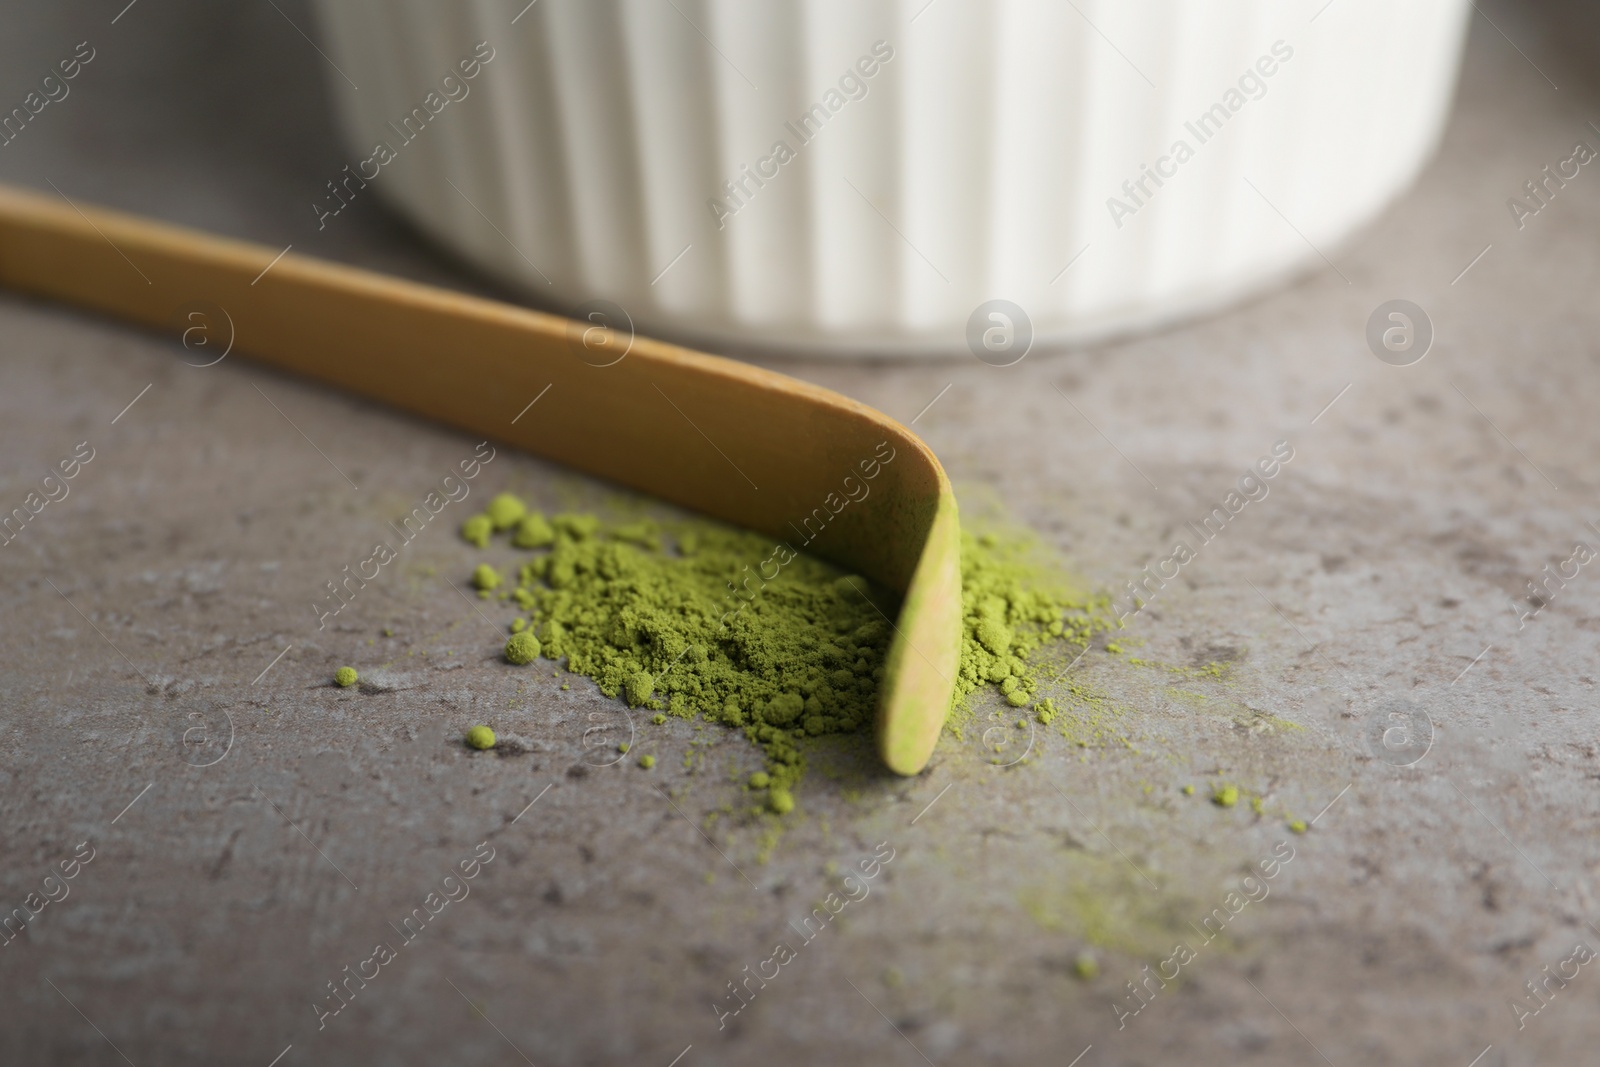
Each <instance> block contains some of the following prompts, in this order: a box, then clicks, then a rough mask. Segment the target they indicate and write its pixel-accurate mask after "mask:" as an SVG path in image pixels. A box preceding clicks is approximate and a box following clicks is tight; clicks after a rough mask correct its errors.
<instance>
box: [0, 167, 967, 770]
mask: <svg viewBox="0 0 1600 1067" xmlns="http://www.w3.org/2000/svg"><path fill="white" fill-rule="evenodd" d="M0 285H4V286H6V287H8V288H11V289H16V290H20V291H23V292H27V293H33V294H36V295H39V296H43V297H48V298H50V299H54V300H60V301H65V302H67V303H70V304H76V305H79V306H81V307H86V308H92V309H94V310H96V311H100V312H104V313H107V314H110V315H113V316H116V317H118V318H122V319H127V320H130V321H132V322H136V323H140V324H143V325H146V326H150V327H154V328H156V329H172V330H174V332H175V333H176V331H177V330H178V329H180V327H178V326H177V325H176V322H177V315H178V313H179V311H180V310H181V309H182V308H183V307H185V306H186V305H193V304H194V303H196V302H202V301H203V302H209V303H211V304H214V305H216V306H217V307H220V308H221V309H223V310H224V311H225V312H226V315H227V317H228V319H230V320H231V322H232V326H233V330H234V343H235V345H236V350H237V351H238V352H239V353H240V354H244V355H248V356H250V357H252V358H254V359H256V360H258V361H260V362H263V363H267V364H270V365H272V366H275V367H280V368H283V369H285V370H289V371H293V372H294V373H297V374H301V375H304V376H306V377H309V378H314V379H317V380H319V381H323V382H327V383H329V384H331V385H335V386H338V387H340V388H342V389H346V390H349V391H350V392H353V393H358V394H361V395H363V396H368V397H372V398H374V399H377V400H381V401H384V402H386V403H388V404H392V405H394V406H395V407H398V408H403V409H405V410H407V411H412V412H416V413H417V414H420V415H424V416H426V417H428V418H430V419H435V420H438V421H440V422H444V423H448V424H450V425H452V426H457V427H460V428H462V429H466V430H469V431H471V432H472V433H475V434H481V435H485V436H487V437H490V438H492V439H495V440H498V441H501V442H504V443H506V444H509V445H513V446H516V447H520V448H524V449H527V450H528V451H530V452H534V453H537V454H538V455H541V456H547V457H549V458H551V459H555V460H559V461H560V462H562V463H566V464H568V465H570V466H572V467H576V468H577V469H579V470H582V471H586V472H588V473H589V474H593V475H596V476H598V477H601V478H605V479H609V480H611V481H614V482H618V483H621V484H623V485H626V486H631V487H633V488H635V489H639V490H642V491H644V492H647V493H651V494H654V495H656V496H658V497H662V498H664V499H667V500H670V501H672V502H674V503H677V504H680V505H682V506H684V507H687V508H691V509H693V510H696V511H700V512H704V513H706V514H708V515H712V516H715V517H717V518H719V519H723V520H725V521H727V522H730V523H734V524H737V525H740V526H745V527H748V528H751V529H754V530H758V531H760V532H763V533H766V534H769V535H771V536H772V537H774V538H777V539H779V540H782V541H786V542H788V543H789V544H790V545H791V546H792V547H793V548H796V549H800V548H805V549H807V550H809V551H812V552H814V553H816V554H818V555H821V556H824V557H827V558H829V559H832V560H834V561H835V562H837V563H840V564H842V565H844V566H847V567H850V568H852V569H855V570H857V571H859V572H860V573H862V574H864V575H867V576H868V577H870V578H872V579H874V580H876V581H878V582H880V583H881V584H883V585H886V586H889V587H890V588H893V589H896V590H901V591H903V592H904V593H905V601H904V605H903V608H902V611H901V615H900V619H899V621H898V624H897V626H896V628H895V637H894V639H893V642H892V644H891V646H890V651H889V656H888V659H887V660H886V662H885V671H884V679H883V681H882V683H881V688H880V706H879V711H878V731H877V733H878V747H879V752H880V753H881V755H882V756H883V760H884V762H885V763H886V764H887V765H888V766H889V767H890V768H891V769H892V770H894V771H897V772H898V773H900V774H915V773H916V772H918V771H919V770H921V769H922V767H923V766H924V765H925V764H926V763H927V760H928V757H929V756H930V754H931V753H932V751H933V747H934V744H935V743H936V742H937V740H938V736H939V732H940V729H941V728H942V726H943V723H944V718H945V714H946V712H947V711H948V709H949V705H950V699H951V694H952V691H953V686H954V680H955V676H956V670H957V660H958V656H959V651H960V627H961V578H960V566H959V547H960V538H959V534H958V524H957V518H956V508H955V500H954V497H953V496H952V495H951V492H950V485H949V481H948V480H947V479H946V477H945V474H944V470H943V469H942V468H941V467H940V466H939V462H938V460H937V459H935V458H934V456H933V453H932V452H930V451H929V450H928V448H927V447H926V446H925V445H924V444H923V443H922V442H921V441H920V440H918V439H917V438H916V437H915V436H914V435H913V434H912V433H911V432H910V431H909V430H907V429H906V428H905V427H903V426H901V425H900V424H899V423H897V422H895V421H894V420H892V419H890V418H888V417H886V416H884V415H882V414H880V413H879V412H877V411H874V410H872V409H871V408H868V407H866V406H865V405H862V404H858V403H856V402H855V401H853V400H850V399H848V398H846V397H843V396H840V395H839V394H837V393H833V392H830V391H829V390H826V389H822V388H819V387H817V386H813V385H808V384H806V383H804V382H800V381H796V380H795V379H793V378H789V377H786V376H784V375H781V374H776V373H774V372H771V371H766V370H762V369H760V368H757V367H752V366H748V365H746V364H742V363H736V362H733V361H731V360H726V359H720V358H717V357H714V356H707V355H703V354H701V353H698V352H693V351H690V350H688V349H685V348H680V347H678V346H675V345H669V344H665V343H662V342H660V341H654V340H650V339H648V338H645V337H635V338H632V344H631V348H629V349H628V350H627V351H626V355H625V357H624V358H622V359H620V360H619V361H617V362H615V363H612V364H611V365H609V366H596V365H594V364H596V363H602V362H606V361H607V359H601V358H596V352H600V353H605V352H609V351H612V350H620V347H621V344H622V343H623V342H624V341H625V340H626V338H623V337H621V336H620V335H617V334H612V333H607V332H605V331H601V332H600V333H599V334H595V333H594V331H593V329H592V327H591V325H590V324H587V323H575V322H574V321H573V320H570V319H565V318H562V317H560V316H556V315H549V314H545V313H542V312H538V311H532V310H528V309H526V308H521V307H515V306H512V305H508V304H502V303H497V302H495V301H491V300H484V299H480V298H477V297H472V296H464V295H461V294H459V293H453V292H449V291H446V290H442V289H438V288H434V287H431V286H426V285H420V284H417V283H414V282H408V281H403V280H400V279H397V278H392V277H388V276H386V275H382V274H378V273H374V272H371V271H365V270H360V269H356V268H353V267H347V266H343V265H340V264H336V263H330V262H326V261H323V260H318V259H314V258H311V257H308V256H300V255H295V254H292V253H289V254H284V253H279V252H277V250H275V249H271V248H265V247H262V246H260V245H255V244H250V243H247V242H243V241H236V240H231V239H226V238H221V237H215V236H211V235H209V234H205V233H202V232H199V231H195V230H189V229H185V228H182V227H178V226H171V225H167V224H164V223H160V222H154V221H151V220H148V219H143V218H139V217H137V216H132V215H126V214H122V213H119V212H113V211H109V210H105V209H101V208H94V207H90V206H87V205H78V204H74V203H70V202H66V201H65V200H64V199H57V198H54V197H49V196H44V195H40V194H36V193H31V192H25V191H22V190H19V189H14V188H6V187H3V186H0ZM585 330H588V331H589V333H588V340H589V342H590V344H589V346H588V347H586V346H585V344H584V343H583V342H584V337H585ZM607 344H609V345H611V346H613V347H612V348H611V349H608V348H606V347H605V346H606V345H607ZM607 358H609V357H607ZM544 390H548V393H547V394H544V395H543V398H542V400H541V401H540V403H539V404H538V405H537V406H536V407H534V408H532V409H531V410H528V409H527V408H526V405H527V404H528V403H529V401H531V400H533V399H534V398H535V397H536V396H539V395H541V393H542V391H544ZM524 411H526V414H525V415H523V416H521V417H519V412H524ZM890 454H892V458H891V459H889V460H887V461H884V459H883V457H884V456H885V455H890ZM869 470H873V471H875V476H874V477H871V478H870V479H869V478H868V477H867V471H869ZM847 478H849V479H850V480H849V481H848V482H847V481H846V479H847ZM863 491H865V494H866V495H865V496H862V495H860V494H861V493H862V492H863ZM852 497H856V499H851V498H852ZM808 538H809V539H810V540H809V543H808V540H807V539H808ZM757 563H759V561H758V560H752V561H751V565H752V568H754V567H755V565H756V564H757Z"/></svg>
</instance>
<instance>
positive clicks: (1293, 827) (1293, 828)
mask: <svg viewBox="0 0 1600 1067" xmlns="http://www.w3.org/2000/svg"><path fill="white" fill-rule="evenodd" d="M1309 829H1311V827H1309V826H1307V825H1306V821H1305V820H1304V819H1294V820H1293V821H1291V822H1290V823H1289V830H1290V832H1291V833H1296V834H1303V833H1305V832H1306V831H1307V830H1309Z"/></svg>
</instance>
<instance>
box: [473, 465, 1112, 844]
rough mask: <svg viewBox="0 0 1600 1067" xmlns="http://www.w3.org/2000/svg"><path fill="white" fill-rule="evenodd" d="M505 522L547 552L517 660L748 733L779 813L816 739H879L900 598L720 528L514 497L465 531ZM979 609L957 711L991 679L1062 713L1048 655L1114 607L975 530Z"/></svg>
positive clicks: (535, 559)
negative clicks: (1047, 689)
mask: <svg viewBox="0 0 1600 1067" xmlns="http://www.w3.org/2000/svg"><path fill="white" fill-rule="evenodd" d="M490 529H492V530H493V531H494V532H504V533H508V534H509V535H510V543H511V546H512V547H513V548H516V549H521V550H524V551H525V552H527V553H530V555H528V556H526V557H525V560H524V561H523V562H521V563H520V565H515V564H513V567H514V569H515V571H516V584H515V586H514V587H510V588H507V589H505V590H504V591H502V592H500V593H499V594H498V595H499V596H500V597H501V599H503V600H506V601H508V602H510V603H514V604H515V606H516V607H517V608H518V609H520V613H519V617H518V618H517V619H516V620H514V622H512V623H510V624H508V627H507V628H508V630H509V631H512V636H511V637H510V639H509V640H508V641H507V644H506V649H505V658H506V660H507V661H508V662H510V663H513V664H527V663H532V662H534V661H535V660H536V659H537V658H539V657H541V656H542V657H543V658H545V659H548V660H556V661H559V660H562V659H565V660H566V661H567V669H568V670H569V671H570V672H572V673H574V674H579V675H583V676H585V677H587V678H590V679H592V680H593V681H594V682H595V683H596V685H598V686H599V688H600V691H601V692H602V693H604V694H605V695H606V696H609V697H621V698H622V699H623V700H625V701H626V702H627V704H628V705H629V706H630V707H643V708H648V709H651V710H653V711H656V712H658V713H664V714H666V715H675V716H678V717H680V718H684V719H704V720H711V721H714V722H719V723H722V724H723V725H725V726H728V727H731V728H734V729H738V730H742V731H743V732H744V734H745V736H746V737H747V738H749V739H750V740H751V741H752V742H754V743H755V744H756V745H758V746H759V747H760V748H761V750H762V752H763V754H764V755H765V757H766V770H765V772H762V773H758V774H756V775H753V776H752V778H751V781H750V783H749V787H750V788H751V789H752V790H758V791H759V790H765V793H766V795H765V802H766V806H767V808H768V809H769V810H770V811H772V812H775V813H777V814H780V815H781V814H786V813H787V812H789V811H792V810H793V809H794V795H793V791H794V787H795V785H796V784H797V783H798V782H799V780H800V777H801V773H802V771H803V769H804V766H805V757H804V752H803V749H802V744H801V742H802V741H803V740H804V739H805V738H808V737H820V736H824V735H827V734H854V733H858V732H863V733H864V732H869V731H870V729H871V724H872V721H873V716H874V713H875V710H876V706H877V691H878V682H879V680H880V679H881V678H882V677H883V661H884V657H885V654H886V652H887V650H888V646H889V641H890V638H891V636H892V633H893V631H892V629H891V626H890V623H889V620H891V619H894V618H895V617H896V616H897V614H898V612H899V599H898V597H897V596H896V595H895V594H893V593H891V592H889V591H887V590H885V589H883V588H881V587H879V586H876V585H874V584H873V583H872V582H869V581H868V580H867V579H865V578H862V577H859V576H855V575H850V574H846V573H845V572H843V571H841V570H839V569H838V568H836V567H834V566H831V565H830V564H827V563H824V562H822V561H820V560H817V559H814V558H812V557H809V556H806V555H802V554H798V553H794V552H793V551H792V550H789V549H788V548H787V546H783V548H782V549H781V551H774V547H773V545H772V543H771V542H770V541H769V540H767V539H765V538H763V537H761V536H760V535H758V534H754V533H750V532H747V531H742V530H736V529H733V528H730V527H726V526H723V525H720V524H718V523H715V522H712V521H709V520H700V519H691V520H677V521H670V522H654V521H650V520H643V521H628V522H608V521H605V520H602V519H600V518H598V517H596V516H594V515H588V514H576V513H564V514H558V515H553V516H551V517H550V518H549V519H548V520H547V519H546V518H545V517H544V516H543V515H541V514H539V513H537V512H532V511H529V510H528V509H527V507H526V506H525V505H524V504H523V502H522V501H521V500H518V499H517V498H516V497H514V496H512V495H511V494H509V493H502V494H500V495H499V496H497V497H495V498H494V499H493V500H491V501H490V502H489V505H488V507H487V509H486V514H485V515H480V516H474V517H473V518H470V519H468V520H467V521H466V523H465V524H464V525H463V527H462V531H461V533H462V536H463V538H465V539H466V540H468V541H470V542H471V543H473V544H474V545H478V546H479V547H485V546H486V545H487V543H488V534H489V531H490ZM513 567H506V568H502V569H503V570H506V571H507V572H508V573H509V571H510V570H512V569H513ZM768 575H771V577H768ZM473 584H474V585H476V586H477V587H478V588H479V589H480V590H482V591H483V592H485V593H487V592H488V591H489V590H490V589H495V588H497V587H499V585H500V581H499V573H498V572H497V571H496V570H495V569H494V568H491V567H489V566H487V565H483V566H480V567H479V568H478V569H477V571H476V572H475V573H474V575H473ZM962 602H963V615H964V620H963V623H964V625H963V631H964V632H963V638H962V652H961V673H960V677H959V679H958V681H957V685H956V694H955V703H956V709H957V717H958V718H959V716H960V715H961V714H963V713H966V714H970V712H968V711H967V709H968V708H969V707H970V698H971V695H972V694H973V693H974V692H975V691H976V690H978V689H979V688H980V687H983V686H985V685H992V686H995V687H997V688H998V689H999V691H1000V693H1001V694H1002V696H1003V698H1004V699H1005V700H1006V701H1007V702H1008V703H1009V704H1011V705H1012V706H1014V707H1018V708H1021V707H1027V706H1030V705H1032V706H1033V708H1034V713H1035V714H1036V715H1037V717H1038V719H1039V721H1041V722H1046V723H1047V722H1049V721H1050V718H1051V716H1052V715H1053V714H1054V713H1055V708H1054V705H1053V701H1052V700H1051V699H1049V698H1044V699H1039V694H1040V691H1041V687H1042V684H1043V683H1042V682H1041V679H1040V674H1041V673H1042V672H1041V671H1040V669H1039V667H1038V664H1039V663H1040V660H1041V658H1042V657H1040V656H1039V653H1040V652H1041V650H1042V649H1043V648H1044V647H1045V646H1046V645H1047V644H1048V643H1052V642H1054V643H1057V644H1062V643H1065V644H1064V647H1065V649H1066V651H1067V652H1068V653H1069V655H1076V654H1077V651H1078V650H1079V649H1081V648H1082V647H1083V646H1084V645H1085V644H1087V642H1088V641H1089V640H1090V638H1091V637H1092V636H1093V635H1094V633H1096V632H1098V631H1099V630H1102V629H1105V628H1106V627H1107V624H1108V620H1109V615H1108V614H1107V613H1106V612H1105V610H1104V607H1105V605H1104V604H1103V602H1101V601H1092V600H1090V599H1088V598H1085V597H1083V596H1081V595H1079V594H1077V593H1075V592H1074V591H1073V590H1071V589H1070V588H1069V587H1067V586H1066V585H1064V584H1063V583H1061V582H1059V581H1051V580H1050V578H1049V575H1048V573H1047V570H1046V569H1045V568H1043V567H1042V566H1041V565H1040V564H1038V563H1037V562H1036V557H1035V555H1034V553H1033V551H1032V548H1031V546H1030V545H1029V544H1027V543H1026V541H1025V539H1022V538H1013V539H1010V540H1007V541H1004V542H1002V541H1001V540H1000V539H998V538H996V537H995V536H993V535H985V536H983V537H978V538H975V537H971V536H964V537H963V542H962ZM522 616H526V617H525V618H523V617H522ZM1074 646H1075V647H1074ZM1063 662H1066V661H1063ZM652 721H653V722H664V721H665V719H664V718H663V715H662V714H657V715H656V716H655V717H654V718H653V719H652Z"/></svg>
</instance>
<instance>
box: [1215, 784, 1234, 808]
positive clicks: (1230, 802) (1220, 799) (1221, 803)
mask: <svg viewBox="0 0 1600 1067" xmlns="http://www.w3.org/2000/svg"><path fill="white" fill-rule="evenodd" d="M1211 803H1213V804H1215V805H1216V806H1217V807H1219V808H1231V807H1233V806H1234V805H1235V804H1237V803H1239V787H1238V786H1236V785H1219V786H1217V787H1216V788H1215V789H1213V790H1212V791H1211Z"/></svg>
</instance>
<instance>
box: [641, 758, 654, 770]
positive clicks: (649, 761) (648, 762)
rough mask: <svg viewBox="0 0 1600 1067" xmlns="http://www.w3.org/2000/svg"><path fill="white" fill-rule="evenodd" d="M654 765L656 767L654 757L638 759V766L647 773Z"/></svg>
mask: <svg viewBox="0 0 1600 1067" xmlns="http://www.w3.org/2000/svg"><path fill="white" fill-rule="evenodd" d="M655 765H656V758H655V757H654V756H640V757H639V766H641V767H643V768H644V769H645V770H647V771H648V770H649V769H650V768H651V767H654V766H655Z"/></svg>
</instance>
